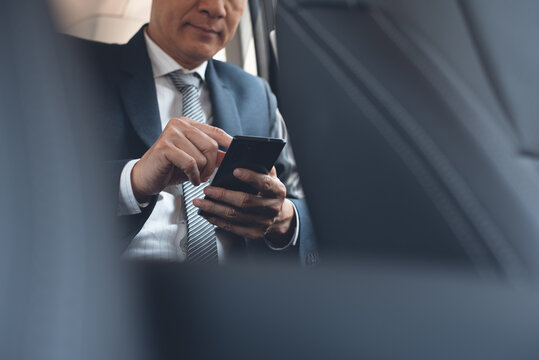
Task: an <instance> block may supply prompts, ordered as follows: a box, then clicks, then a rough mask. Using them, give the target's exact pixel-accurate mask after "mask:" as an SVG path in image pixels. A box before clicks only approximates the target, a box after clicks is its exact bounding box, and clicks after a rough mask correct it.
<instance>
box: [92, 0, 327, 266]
mask: <svg viewBox="0 0 539 360" xmlns="http://www.w3.org/2000/svg"><path fill="white" fill-rule="evenodd" d="M245 6H246V0H154V1H153V3H152V10H151V16H150V22H149V24H148V25H147V26H145V27H143V28H142V29H141V30H140V31H139V32H138V33H137V34H136V35H135V36H134V37H133V38H132V39H131V40H130V41H129V42H128V43H127V44H125V45H108V44H101V43H95V42H86V41H84V44H83V46H84V47H86V49H87V50H89V52H90V53H91V55H92V56H91V57H92V59H93V60H95V61H96V63H97V65H98V69H99V71H100V73H101V74H102V77H103V79H104V81H105V85H106V86H105V87H104V89H103V94H104V99H105V100H104V104H103V106H102V114H103V116H102V118H101V119H100V120H101V121H103V130H104V131H103V134H104V137H106V139H107V140H108V141H109V142H110V143H111V144H114V147H115V151H114V155H112V156H111V157H112V158H113V159H112V161H110V164H109V165H110V167H111V169H112V170H111V171H112V173H113V174H114V178H113V181H114V182H115V183H116V184H117V188H118V191H119V192H118V199H117V201H118V210H117V220H118V222H120V223H121V224H122V229H124V233H123V235H124V236H125V238H126V243H127V244H128V246H127V249H126V251H125V253H124V256H125V257H127V258H134V259H161V260H173V261H190V262H193V263H199V262H217V261H219V262H222V261H226V260H227V259H228V258H230V257H234V256H238V255H241V256H243V255H250V254H255V255H256V254H265V255H267V256H297V257H298V259H299V260H300V261H301V262H302V263H304V264H312V263H314V262H316V259H317V255H316V247H315V243H314V237H313V232H312V226H311V221H310V219H309V216H308V214H307V209H306V206H305V203H304V201H303V199H302V197H303V195H302V191H301V188H300V184H299V178H298V175H297V172H296V166H295V162H294V159H293V156H292V152H291V149H290V146H288V145H287V146H286V147H285V149H284V150H283V153H282V154H281V156H280V157H279V159H278V161H277V163H276V165H275V168H274V169H273V170H272V171H271V173H270V174H269V175H264V174H259V173H256V172H253V171H250V170H247V169H236V170H235V171H234V176H236V177H237V178H238V179H240V180H242V181H244V182H246V183H248V184H250V185H252V186H253V187H255V188H256V189H258V191H259V193H258V194H257V195H250V194H246V193H241V192H235V191H231V190H226V189H223V188H216V187H212V186H206V185H207V184H206V183H205V182H206V181H207V180H208V178H209V177H210V175H211V174H212V173H213V172H214V170H215V169H216V167H217V166H218V164H219V159H220V158H221V157H222V152H221V150H226V148H227V147H228V146H229V145H230V142H231V139H232V137H231V136H234V135H254V136H271V137H281V138H286V137H287V133H286V128H285V126H284V122H283V120H282V117H281V115H280V114H279V111H278V109H277V104H276V100H275V97H274V95H273V94H272V93H271V91H270V89H269V86H268V85H267V83H266V82H264V81H263V80H261V79H260V78H257V77H254V76H251V75H249V74H247V73H245V72H244V71H243V70H241V69H239V68H237V67H235V66H233V65H230V64H226V63H223V62H219V61H216V60H213V59H212V56H213V55H215V53H217V52H218V51H219V50H221V49H222V48H223V47H224V46H225V45H226V44H227V43H228V42H229V41H230V40H231V39H232V37H233V35H234V32H235V31H236V28H237V26H238V24H239V21H240V18H241V16H242V13H243V11H244V9H245ZM204 196H207V197H206V199H204ZM208 198H211V199H215V200H217V201H212V200H209V199H208ZM115 201H116V200H115ZM198 209H202V210H204V212H205V213H206V214H208V215H207V216H205V217H204V218H202V217H201V216H200V215H198V211H197V210H198ZM287 254H288V255H287Z"/></svg>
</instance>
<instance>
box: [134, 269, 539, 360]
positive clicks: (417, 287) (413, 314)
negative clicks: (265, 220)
mask: <svg viewBox="0 0 539 360" xmlns="http://www.w3.org/2000/svg"><path fill="white" fill-rule="evenodd" d="M326 265H330V266H326V267H323V266H321V267H318V268H314V269H311V270H310V271H302V272H299V271H297V269H295V268H290V267H288V266H282V267H280V268H279V267H276V266H274V264H272V266H264V264H258V265H257V266H256V267H226V268H219V269H209V268H194V269H189V268H185V267H181V266H177V265H174V264H171V265H165V264H159V265H158V264H154V265H152V266H147V267H143V268H139V269H138V270H140V273H139V275H138V277H139V278H141V279H144V280H145V283H146V287H144V289H145V291H144V293H142V294H139V295H138V296H137V297H139V298H145V299H147V304H146V309H147V310H148V311H149V313H150V314H151V317H152V321H153V324H152V323H150V324H148V327H147V331H148V334H149V335H150V336H151V338H152V339H153V340H154V341H155V343H154V344H155V348H156V349H157V351H156V352H155V353H153V358H155V359H157V358H160V359H180V358H184V359H200V360H202V359H257V360H265V359H268V360H269V359H312V360H316V359H321V360H327V359H378V360H389V359H400V360H431V359H437V360H446V359H447V360H449V359H489V360H507V359H511V360H532V359H537V358H538V357H539V344H538V343H537V334H538V333H539V294H538V293H537V291H535V290H531V289H526V288H521V289H519V290H518V291H517V290H514V289H511V288H509V287H507V286H503V285H500V284H497V283H495V282H493V281H490V282H487V281H480V280H478V278H477V277H474V276H472V275H470V274H469V273H466V272H460V271H458V270H455V269H442V268H435V267H423V268H422V267H415V268H414V267H411V266H410V264H399V265H396V264H392V265H388V264H387V263H385V264H384V263H370V264H369V263H368V262H364V263H363V265H361V266H350V267H348V266H346V265H345V264H343V263H342V262H340V263H338V264H327V263H326Z"/></svg>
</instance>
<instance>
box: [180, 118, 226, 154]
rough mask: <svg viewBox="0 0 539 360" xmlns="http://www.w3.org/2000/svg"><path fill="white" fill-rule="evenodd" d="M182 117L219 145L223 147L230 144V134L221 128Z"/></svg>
mask: <svg viewBox="0 0 539 360" xmlns="http://www.w3.org/2000/svg"><path fill="white" fill-rule="evenodd" d="M183 119H184V120H185V121H187V122H188V123H189V124H190V125H191V126H193V127H196V128H197V129H199V130H200V131H202V132H203V133H205V134H206V135H208V136H209V137H211V138H212V139H213V140H215V141H217V144H219V146H222V147H225V148H228V147H229V146H230V143H231V142H232V136H230V135H228V134H227V133H226V132H225V131H224V130H223V129H219V128H218V127H215V126H211V125H208V124H202V123H199V122H198V121H195V120H191V119H189V118H183Z"/></svg>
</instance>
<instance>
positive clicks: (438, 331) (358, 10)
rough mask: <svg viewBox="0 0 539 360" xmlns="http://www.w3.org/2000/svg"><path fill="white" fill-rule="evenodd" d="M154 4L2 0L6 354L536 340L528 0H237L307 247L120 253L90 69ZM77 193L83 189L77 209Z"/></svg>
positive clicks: (288, 355) (536, 53)
mask: <svg viewBox="0 0 539 360" xmlns="http://www.w3.org/2000/svg"><path fill="white" fill-rule="evenodd" d="M150 6H151V1H150V0H147V1H146V0H125V1H118V2H114V1H106V0H99V1H94V2H92V3H91V4H90V3H89V2H85V1H82V0H80V1H78V0H51V1H48V2H46V1H40V0H20V1H17V2H1V3H0V18H1V19H2V20H3V21H1V22H0V26H1V27H2V31H0V41H1V43H2V44H3V45H4V52H3V56H1V57H0V64H1V66H0V79H1V81H0V93H1V96H0V117H1V120H2V121H0V168H1V169H2V176H0V194H1V197H0V198H1V199H2V200H3V203H4V206H2V207H1V210H0V212H1V216H0V222H1V226H0V228H1V229H2V235H1V236H0V239H1V241H0V244H2V250H1V251H0V269H1V270H0V324H1V325H0V335H1V336H0V358H1V359H79V358H80V359H169V358H185V359H216V358H217V359H306V358H310V359H328V358H336V359H361V358H365V359H414V360H415V359H522V360H524V359H537V358H538V356H539V345H538V344H537V334H539V291H538V288H537V286H538V280H539V240H538V239H539V186H538V184H539V182H538V167H537V156H538V152H539V148H538V145H537V140H538V139H537V134H538V131H537V130H538V126H539V125H537V114H538V113H539V105H538V104H539V102H538V101H536V97H537V94H539V74H538V72H537V71H536V70H535V68H536V66H535V65H536V64H538V63H539V47H538V46H537V45H536V43H537V40H536V38H537V35H536V34H537V33H538V32H539V22H538V21H537V16H536V14H539V3H538V2H537V1H534V0H517V1H514V2H511V4H508V3H507V2H505V1H502V0H488V1H487V0H403V1H389V0H281V1H278V0H249V1H248V11H246V12H245V13H244V15H243V18H242V20H241V22H240V26H239V29H238V31H237V32H236V36H235V38H234V39H233V40H232V41H231V42H230V43H229V44H228V46H227V47H226V49H224V50H223V51H221V52H220V53H218V54H217V55H216V58H218V59H220V60H223V61H227V62H230V63H232V64H235V65H237V66H239V67H241V68H243V69H244V70H245V71H247V72H249V73H251V74H253V75H256V76H260V77H262V78H263V79H265V80H266V81H268V83H269V84H270V86H271V89H272V91H273V92H274V93H275V94H276V96H277V99H278V103H279V109H280V111H281V113H282V114H283V117H284V119H285V120H286V124H287V127H288V130H289V133H290V143H291V144H292V146H293V149H294V154H295V157H296V160H297V164H298V170H299V173H300V176H301V181H302V184H303V188H304V191H305V198H306V200H307V203H308V205H309V212H310V214H311V217H312V218H313V223H314V225H315V231H316V239H317V243H318V246H319V259H318V260H319V261H318V264H316V265H312V266H309V267H299V266H297V265H296V264H293V263H291V262H290V261H282V262H277V261H257V262H253V261H244V262H235V263H233V264H230V265H226V266H196V265H188V264H177V263H157V262H155V263H154V262H146V263H136V262H135V263H134V262H126V261H123V260H121V257H120V255H119V254H120V253H121V249H119V247H120V244H118V242H117V241H115V229H114V228H113V225H112V224H111V222H110V220H109V218H110V216H111V214H114V212H115V209H109V208H108V207H107V206H106V205H105V204H107V203H108V202H107V201H106V199H107V198H109V197H110V196H111V194H112V193H113V191H112V189H111V184H110V181H109V180H110V179H108V178H107V174H106V173H104V172H102V171H100V169H101V166H100V162H101V161H102V160H101V157H100V155H101V152H102V151H103V149H102V144H101V143H100V140H99V138H100V135H101V134H100V129H99V128H98V127H96V126H95V121H94V117H95V116H96V115H95V108H96V104H98V103H99V101H101V100H102V99H100V80H101V79H100V78H99V77H98V76H96V74H95V73H94V72H93V69H92V67H91V66H89V64H88V63H87V59H85V57H84V54H80V53H78V52H77V51H76V49H73V48H70V47H69V46H68V44H66V43H65V42H63V41H62V37H59V36H58V33H64V34H65V33H67V34H71V35H75V36H79V37H83V38H87V39H93V40H99V41H105V42H112V43H122V42H126V41H127V40H128V39H129V38H130V36H131V35H133V34H134V33H135V32H136V31H137V30H138V29H139V28H140V27H141V26H142V25H143V24H145V23H146V22H147V21H148V17H149V10H150ZM81 204H82V206H81Z"/></svg>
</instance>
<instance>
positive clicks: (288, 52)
mask: <svg viewBox="0 0 539 360" xmlns="http://www.w3.org/2000/svg"><path fill="white" fill-rule="evenodd" d="M464 3H466V4H467V5H464ZM472 4H473V5H472ZM282 8H283V10H284V11H283V12H282V13H281V15H280V22H281V36H280V38H279V45H280V47H281V48H280V50H279V53H280V54H281V70H282V72H283V77H282V79H284V80H282V82H281V85H282V86H281V88H282V89H283V96H282V99H283V100H282V101H281V105H282V106H281V109H282V110H283V113H284V115H285V116H286V118H287V119H290V120H288V126H289V129H290V133H291V136H292V139H294V141H295V143H296V155H297V157H298V161H299V163H300V164H302V166H303V167H300V174H301V175H302V179H303V183H304V186H305V190H306V194H307V197H308V199H309V203H310V204H311V205H312V206H311V210H312V212H313V213H314V214H313V217H314V220H315V221H314V223H315V224H320V225H319V229H320V231H321V232H323V233H324V236H325V237H326V239H325V241H324V244H326V246H327V249H334V250H336V249H339V251H340V252H341V253H342V252H347V253H348V254H350V250H351V249H354V250H356V251H358V252H359V253H362V254H365V253H372V254H376V255H379V256H389V255H392V256H411V257H415V258H417V257H419V258H422V259H426V260H430V261H440V260H443V261H447V260H449V261H452V262H457V263H466V264H472V265H473V266H475V267H476V268H478V269H479V270H480V271H482V272H487V273H490V274H497V275H501V276H504V277H509V278H511V279H513V280H520V279H530V278H532V279H536V280H539V242H538V241H537V239H538V238H539V221H538V220H539V218H538V214H539V187H538V186H537V185H538V178H537V177H538V174H537V169H536V164H535V161H534V160H532V158H531V157H530V156H529V155H530V154H533V151H534V150H533V149H532V148H531V147H530V146H529V145H530V141H528V140H527V138H530V137H532V136H534V134H537V132H536V131H533V128H532V127H530V126H528V125H527V122H526V121H521V120H520V119H519V118H518V117H517V116H512V115H511V113H514V111H513V112H509V111H508V109H509V108H510V106H508V104H509V103H510V104H514V105H512V107H514V106H516V107H519V109H520V110H521V111H524V112H526V113H529V112H530V109H533V108H534V107H535V106H536V101H532V100H531V98H533V96H532V94H537V93H538V91H539V86H537V83H536V82H535V80H534V79H535V76H536V75H535V74H530V75H529V76H530V78H531V81H528V82H526V84H525V85H520V88H519V89H515V88H510V87H508V84H504V82H503V81H501V80H499V78H502V79H505V78H506V77H507V76H509V75H508V74H507V72H506V71H504V68H502V66H498V67H496V66H493V65H490V63H496V64H498V63H500V64H503V65H504V67H506V66H512V68H513V69H519V68H520V71H526V70H529V69H530V66H529V62H531V63H536V61H535V62H534V59H535V53H536V51H535V50H530V49H528V48H529V47H530V46H532V45H531V44H533V43H534V41H536V40H534V36H535V34H536V33H537V32H536V31H532V30H533V29H534V28H535V27H534V26H535V25H534V26H532V25H531V24H532V21H531V17H532V16H531V15H528V14H530V13H532V14H533V13H539V11H538V10H539V3H536V2H535V3H533V4H532V3H531V2H523V4H521V5H519V6H516V7H513V6H505V7H503V9H502V5H501V4H499V6H498V5H496V4H495V5H494V8H495V9H493V7H492V6H491V3H490V2H486V1H484V2H480V1H477V2H475V1H471V2H464V1H463V2H458V1H445V0H440V1H431V0H410V1H405V2H396V1H389V0H388V1H384V0H380V1H376V0H372V1H344V0H342V1H339V0H334V1H322V0H311V1H309V0H298V1H292V2H288V3H286V4H285V3H282ZM483 8H485V11H486V12H487V15H485V16H482V11H483ZM487 8H488V10H487ZM508 13H510V15H508ZM521 16H522V19H523V21H524V22H525V23H526V24H527V25H522V24H521V25H519V26H516V27H515V29H516V30H515V31H514V32H513V35H514V36H513V37H508V36H497V34H498V32H490V31H488V29H489V28H490V27H491V26H496V25H497V23H499V22H502V19H517V18H518V19H520V18H521ZM479 19H480V20H479ZM503 21H505V20H503ZM510 27H511V26H510V25H504V29H507V30H508V31H512V30H509V28H510ZM524 29H527V30H526V31H524ZM509 42H517V43H518V46H517V45H515V44H509ZM520 48H522V49H523V50H522V51H520V50H519V49H520ZM498 49H511V50H512V54H510V55H509V54H507V52H505V53H504V52H503V51H496V50H498ZM502 53H504V54H505V55H503V57H502ZM486 60H487V61H488V63H487V62H486ZM299 64H301V65H299ZM522 64H526V65H525V66H522ZM513 71H517V70H513ZM313 74H316V76H313ZM288 79H290V81H289V80H288ZM292 79H293V80H292ZM515 82H516V81H511V84H513V85H514V84H515ZM321 83H323V84H324V87H323V88H320V87H317V86H316V85H317V84H321ZM520 83H521V82H520ZM514 86H516V85H514ZM520 92H525V96H519V93H520ZM298 93H301V94H304V95H305V97H306V98H307V100H306V101H300V102H298V103H294V102H292V101H290V102H287V101H288V99H290V98H293V97H294V96H293V95H294V94H298ZM506 93H507V94H511V95H510V96H509V97H507V96H506V95H505V94H506ZM530 96H531V97H530ZM513 97H518V98H519V102H526V104H525V105H516V102H515V101H514V99H513ZM294 98H295V97H294ZM525 99H528V100H525ZM324 101H327V102H329V103H331V104H332V105H331V107H328V106H326V104H324ZM329 108H332V109H335V108H339V110H338V111H334V112H333V113H331V114H330V113H329V112H328V110H327V109H329ZM520 110H519V111H520ZM532 112H533V111H532ZM307 121H308V122H307ZM534 124H536V122H534ZM533 126H535V125H533ZM305 129H308V130H307V131H306V130H305ZM522 133H529V134H528V135H527V136H525V137H523V136H522ZM298 138H299V139H301V140H300V141H299V144H298V141H297V140H296V139H298ZM320 139H324V142H323V143H324V145H323V146H321V149H320V150H319V149H318V148H317V147H312V146H311V147H310V148H309V149H308V150H306V149H307V148H308V147H309V144H312V143H315V142H317V141H320ZM532 143H533V142H532ZM536 143H537V142H535V144H536ZM523 149H528V150H526V151H523ZM523 153H524V154H523ZM343 157H344V158H343ZM330 159H332V160H333V163H334V166H335V167H336V168H338V169H346V181H347V182H348V181H350V179H354V181H353V186H352V187H348V188H347V189H348V191H347V193H346V201H345V202H343V201H341V198H340V196H339V194H338V192H337V191H336V190H333V189H328V190H327V191H325V192H324V194H321V193H320V192H318V191H317V189H320V188H321V186H322V185H321V184H322V180H320V178H319V177H316V174H318V169H319V167H320V163H322V164H327V163H329V162H330V161H331V160H330ZM351 159H354V160H351ZM302 170H303V171H304V172H303V173H302ZM334 182H335V187H336V189H340V188H341V187H343V186H344V184H342V185H341V184H340V179H336V180H334ZM313 209H314V210H313ZM322 219H323V220H329V221H327V222H328V223H331V225H328V226H325V223H322ZM347 224H357V226H356V227H350V228H348V229H347V230H339V229H346V228H345V226H349V225H347ZM334 229H338V230H336V231H335V230H334ZM331 234H333V235H331Z"/></svg>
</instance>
